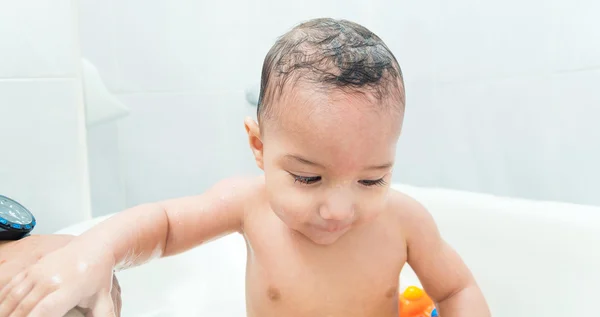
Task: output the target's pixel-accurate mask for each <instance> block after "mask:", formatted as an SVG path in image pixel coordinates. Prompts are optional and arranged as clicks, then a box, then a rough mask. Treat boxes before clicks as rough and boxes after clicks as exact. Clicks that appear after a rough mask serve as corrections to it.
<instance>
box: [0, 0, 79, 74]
mask: <svg viewBox="0 0 600 317" xmlns="http://www.w3.org/2000/svg"><path fill="white" fill-rule="evenodd" d="M72 3H73V1H71V0H19V1H2V2H1V3H0V39H2V41H0V78H4V79H6V78H13V77H18V78H28V77H74V76H75V73H76V63H77V59H78V58H77V56H78V55H77V51H76V45H75V42H74V39H75V29H74V27H73V25H74V21H75V20H74V18H73V8H72V7H71V5H72Z"/></svg>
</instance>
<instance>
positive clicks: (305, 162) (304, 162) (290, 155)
mask: <svg viewBox="0 0 600 317" xmlns="http://www.w3.org/2000/svg"><path fill="white" fill-rule="evenodd" d="M285 158H286V159H292V160H295V161H298V162H300V163H302V164H306V165H312V166H318V167H323V165H321V164H319V163H315V162H313V161H310V160H307V159H305V158H303V157H301V156H298V155H293V154H288V155H286V156H285Z"/></svg>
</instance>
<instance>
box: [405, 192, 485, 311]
mask: <svg viewBox="0 0 600 317" xmlns="http://www.w3.org/2000/svg"><path fill="white" fill-rule="evenodd" d="M403 200H404V204H403V205H404V208H408V209H405V210H407V211H406V214H405V215H406V216H405V217H403V218H405V219H404V223H403V227H404V230H405V232H406V234H407V235H406V241H407V249H408V264H410V266H411V267H412V269H413V270H414V271H415V273H416V274H417V276H418V277H419V280H420V281H421V283H422V284H423V288H424V289H425V291H426V292H427V294H428V295H429V296H431V298H432V299H433V301H434V302H436V304H437V306H438V308H439V311H440V316H443V317H488V316H491V313H490V311H489V308H488V305H487V303H486V301H485V298H484V297H483V294H482V292H481V290H480V289H479V286H477V283H476V282H475V279H474V278H473V275H472V274H471V272H470V270H469V269H468V268H467V266H466V265H465V264H464V263H463V261H462V259H461V258H460V256H459V255H458V254H457V253H456V252H455V251H454V250H453V249H452V247H450V246H449V245H448V244H447V243H446V242H445V241H444V240H443V239H442V237H441V236H440V233H439V231H438V228H437V226H436V224H435V222H434V220H433V218H432V217H431V215H430V214H429V212H427V210H425V208H424V207H423V206H421V205H420V204H419V203H417V202H416V201H414V200H412V199H410V198H404V199H403Z"/></svg>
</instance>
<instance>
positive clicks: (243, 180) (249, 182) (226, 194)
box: [212, 176, 265, 218]
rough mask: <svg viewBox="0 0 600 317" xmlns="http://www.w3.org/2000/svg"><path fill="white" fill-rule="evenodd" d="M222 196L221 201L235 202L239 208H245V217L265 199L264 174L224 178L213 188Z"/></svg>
mask: <svg viewBox="0 0 600 317" xmlns="http://www.w3.org/2000/svg"><path fill="white" fill-rule="evenodd" d="M212 190H214V191H215V192H217V193H218V195H219V196H220V198H221V202H224V203H227V202H229V203H233V204H235V205H237V207H238V208H236V209H238V210H243V213H244V215H243V217H244V218H245V216H246V214H247V212H248V211H249V210H253V209H254V207H255V206H256V205H258V204H261V203H262V202H263V201H264V199H265V198H264V197H265V195H264V193H265V181H264V177H263V176H245V177H232V178H227V179H223V180H221V181H220V182H218V183H217V184H216V185H214V187H213V188H212Z"/></svg>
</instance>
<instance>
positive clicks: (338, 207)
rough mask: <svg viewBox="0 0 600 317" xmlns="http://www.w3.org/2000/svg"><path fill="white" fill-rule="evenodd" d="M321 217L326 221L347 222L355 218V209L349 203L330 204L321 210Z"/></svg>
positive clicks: (324, 205) (323, 206)
mask: <svg viewBox="0 0 600 317" xmlns="http://www.w3.org/2000/svg"><path fill="white" fill-rule="evenodd" d="M319 215H320V216H321V218H323V219H325V220H332V221H345V220H348V219H350V218H352V217H353V216H354V207H353V206H352V203H351V202H349V201H346V202H329V203H327V204H323V205H322V206H321V207H320V208H319Z"/></svg>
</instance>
